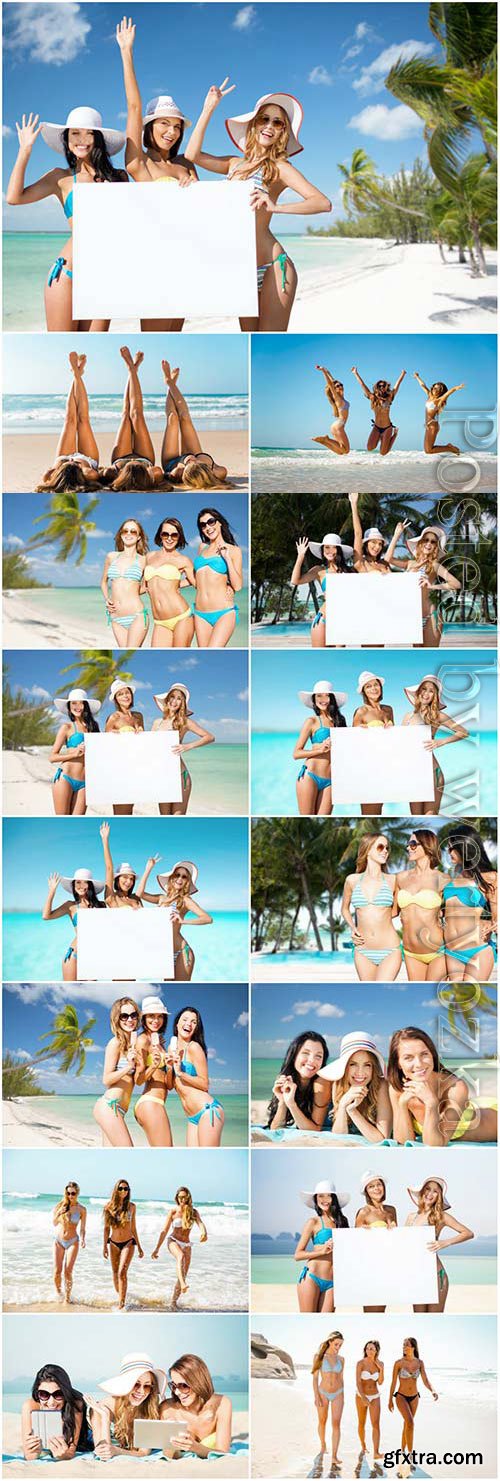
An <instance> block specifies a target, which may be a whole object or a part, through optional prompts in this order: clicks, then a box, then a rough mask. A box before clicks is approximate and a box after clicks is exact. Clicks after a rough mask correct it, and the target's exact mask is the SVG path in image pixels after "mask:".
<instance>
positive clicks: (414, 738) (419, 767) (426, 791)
mask: <svg viewBox="0 0 500 1481" xmlns="http://www.w3.org/2000/svg"><path fill="white" fill-rule="evenodd" d="M430 739H431V728H430V725H390V726H388V727H387V729H384V730H382V729H380V730H379V728H378V726H364V725H358V726H352V727H349V726H346V729H345V730H334V729H331V730H330V740H331V753H330V754H331V764H332V789H333V797H334V801H335V802H358V803H359V802H405V803H408V802H432V801H433V798H434V772H433V765H432V751H424V741H426V740H430Z"/></svg>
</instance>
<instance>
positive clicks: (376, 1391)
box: [356, 1339, 384, 1464]
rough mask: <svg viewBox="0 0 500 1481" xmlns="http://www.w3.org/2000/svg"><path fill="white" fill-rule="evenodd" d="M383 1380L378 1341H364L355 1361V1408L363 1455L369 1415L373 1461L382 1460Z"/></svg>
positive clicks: (365, 1446)
mask: <svg viewBox="0 0 500 1481" xmlns="http://www.w3.org/2000/svg"><path fill="white" fill-rule="evenodd" d="M383 1382H384V1364H383V1362H382V1361H381V1358H380V1342H378V1341H377V1340H376V1339H374V1340H373V1341H372V1342H365V1345H364V1348H363V1357H362V1358H360V1361H359V1363H356V1409H357V1413H358V1435H359V1443H360V1445H361V1450H362V1452H363V1455H365V1454H366V1451H367V1449H368V1447H367V1444H366V1421H367V1418H368V1415H369V1416H370V1424H371V1427H372V1440H373V1461H374V1464H375V1462H376V1461H380V1460H381V1461H383V1459H384V1453H383V1452H381V1450H380V1389H381V1387H382V1384H383Z"/></svg>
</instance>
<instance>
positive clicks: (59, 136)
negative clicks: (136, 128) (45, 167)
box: [41, 123, 126, 154]
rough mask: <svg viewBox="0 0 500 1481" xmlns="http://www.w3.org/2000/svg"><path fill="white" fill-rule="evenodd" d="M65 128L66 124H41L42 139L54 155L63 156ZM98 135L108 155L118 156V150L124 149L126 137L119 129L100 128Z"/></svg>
mask: <svg viewBox="0 0 500 1481" xmlns="http://www.w3.org/2000/svg"><path fill="white" fill-rule="evenodd" d="M82 127H83V125H82ZM67 128H68V124H66V123H42V128H41V134H42V139H44V140H45V143H46V144H48V146H49V149H55V151H56V154H64V142H63V136H64V134H65V132H66V129H67ZM95 132H96V130H95V129H92V133H95ZM99 133H101V134H102V136H103V139H104V143H105V145H106V149H107V151H108V154H119V153H120V149H123V148H124V146H125V138H126V136H125V134H122V133H120V131H119V129H105V128H104V127H102V128H101V129H99Z"/></svg>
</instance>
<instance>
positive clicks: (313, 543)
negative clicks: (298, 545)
mask: <svg viewBox="0 0 500 1481" xmlns="http://www.w3.org/2000/svg"><path fill="white" fill-rule="evenodd" d="M334 543H335V549H336V550H341V551H342V555H343V556H344V560H350V558H351V555H354V547H353V546H352V545H343V544H342V541H341V540H339V543H338V545H337V542H336V541H335V542H334ZM324 544H325V541H324V540H322V541H321V544H319V542H318V541H317V540H310V541H309V550H311V551H312V553H313V555H315V556H316V559H317V560H322V558H323V546H324Z"/></svg>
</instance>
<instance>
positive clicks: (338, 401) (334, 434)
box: [312, 365, 350, 457]
mask: <svg viewBox="0 0 500 1481" xmlns="http://www.w3.org/2000/svg"><path fill="white" fill-rule="evenodd" d="M316 370H320V371H321V373H322V375H324V377H325V396H326V399H327V401H329V403H330V406H331V407H333V410H334V412H335V420H334V421H333V422H332V425H331V428H330V436H329V437H313V438H312V441H313V442H320V443H322V445H323V447H328V448H329V449H330V452H331V453H338V454H339V457H345V455H346V453H348V452H350V443H349V438H348V436H347V432H346V430H345V429H346V424H347V419H348V416H349V405H350V403H349V401H346V399H345V396H344V385H343V382H342V381H336V380H334V379H333V376H332V375H330V371H329V370H327V369H326V365H317V366H316Z"/></svg>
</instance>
